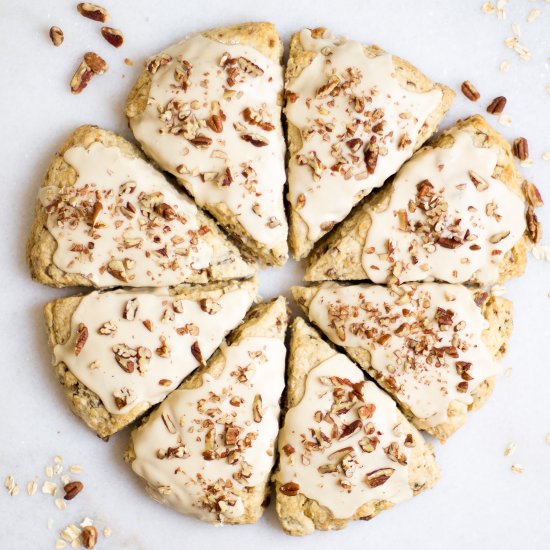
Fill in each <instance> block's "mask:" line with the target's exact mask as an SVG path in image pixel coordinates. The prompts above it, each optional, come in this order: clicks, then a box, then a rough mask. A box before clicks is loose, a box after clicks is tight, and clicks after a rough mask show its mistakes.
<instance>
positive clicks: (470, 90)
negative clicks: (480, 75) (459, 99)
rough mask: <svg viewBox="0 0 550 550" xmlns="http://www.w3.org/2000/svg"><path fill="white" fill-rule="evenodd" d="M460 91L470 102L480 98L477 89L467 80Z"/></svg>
mask: <svg viewBox="0 0 550 550" xmlns="http://www.w3.org/2000/svg"><path fill="white" fill-rule="evenodd" d="M460 89H461V90H462V93H463V94H464V95H465V96H466V97H467V98H468V99H469V100H470V101H477V100H478V99H479V97H480V96H479V92H478V91H477V88H476V87H475V86H474V85H473V84H472V83H471V82H470V81H469V80H465V81H464V82H463V83H462V85H461V86H460Z"/></svg>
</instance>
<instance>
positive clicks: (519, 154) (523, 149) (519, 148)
mask: <svg viewBox="0 0 550 550" xmlns="http://www.w3.org/2000/svg"><path fill="white" fill-rule="evenodd" d="M512 151H513V153H514V156H515V157H516V158H518V159H519V160H527V159H528V158H529V143H528V142H527V140H526V139H525V138H524V137H519V138H516V139H515V140H514V143H513V145H512Z"/></svg>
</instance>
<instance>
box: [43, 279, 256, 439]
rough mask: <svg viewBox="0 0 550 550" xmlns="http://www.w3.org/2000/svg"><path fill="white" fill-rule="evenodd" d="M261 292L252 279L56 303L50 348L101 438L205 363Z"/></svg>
mask: <svg viewBox="0 0 550 550" xmlns="http://www.w3.org/2000/svg"><path fill="white" fill-rule="evenodd" d="M256 290H257V284H256V281H255V280H248V281H243V282H229V283H216V284H212V285H207V286H202V287H201V286H196V287H188V288H180V289H178V290H177V291H171V292H169V291H167V290H166V289H158V290H157V291H154V292H144V291H142V290H135V291H123V290H115V291H111V292H97V291H96V292H92V293H91V294H87V295H85V296H72V297H69V298H60V299H59V300H55V301H53V302H50V303H49V304H47V305H46V307H45V317H46V327H47V330H48V334H49V344H50V348H51V349H52V351H53V355H54V368H55V372H56V374H57V377H58V379H59V381H60V382H61V385H62V386H63V388H64V393H65V397H66V398H67V400H68V402H69V405H70V407H71V409H72V411H73V412H74V413H75V414H76V415H77V416H79V417H80V418H82V420H84V422H85V423H86V424H87V425H88V426H89V427H90V428H91V429H92V430H94V431H95V432H96V433H97V434H98V435H99V436H100V437H107V436H109V435H111V434H113V433H115V432H117V431H118V430H120V429H122V428H124V426H126V425H128V424H129V423H130V422H132V421H133V420H134V419H136V418H137V417H138V416H140V415H141V414H143V413H144V412H145V411H146V410H147V409H149V408H150V407H151V406H152V405H154V404H155V403H158V402H159V401H162V400H163V399H164V398H165V397H166V396H167V395H168V394H169V393H170V392H171V391H173V390H174V389H175V388H177V387H178V385H179V384H180V382H181V381H182V380H183V379H184V378H185V377H186V376H187V375H188V374H189V373H190V372H192V371H193V370H194V369H195V368H196V367H197V366H199V365H202V364H204V361H205V360H206V359H207V358H208V357H210V355H212V353H213V352H214V351H215V350H216V348H217V347H218V346H219V345H220V343H221V342H222V340H223V338H224V336H225V335H226V334H227V333H228V332H229V331H230V330H232V329H234V328H235V327H236V326H237V325H239V323H241V322H242V320H243V318H244V317H245V314H246V312H247V310H248V308H249V307H250V305H251V304H252V302H253V300H254V298H255V295H256Z"/></svg>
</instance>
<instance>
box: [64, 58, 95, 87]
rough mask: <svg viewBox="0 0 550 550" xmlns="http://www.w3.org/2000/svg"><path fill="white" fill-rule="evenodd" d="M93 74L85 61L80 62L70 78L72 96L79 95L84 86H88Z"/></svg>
mask: <svg viewBox="0 0 550 550" xmlns="http://www.w3.org/2000/svg"><path fill="white" fill-rule="evenodd" d="M94 74H95V73H94V71H92V69H91V68H90V66H89V65H88V64H87V63H86V61H81V63H80V65H79V66H78V67H77V69H76V71H75V73H74V74H73V77H72V78H71V83H70V86H71V92H72V93H73V94H79V93H80V92H82V91H83V90H84V89H85V88H86V86H88V83H89V82H90V80H91V79H92V76H94Z"/></svg>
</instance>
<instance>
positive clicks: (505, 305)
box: [292, 286, 513, 443]
mask: <svg viewBox="0 0 550 550" xmlns="http://www.w3.org/2000/svg"><path fill="white" fill-rule="evenodd" d="M318 291H319V287H318V286H310V287H292V295H293V297H294V299H295V300H296V302H297V303H298V304H299V306H300V307H301V308H302V309H303V311H304V312H305V313H306V315H307V314H308V311H309V305H310V304H311V301H312V300H313V298H314V297H315V295H316V294H317V292H318ZM478 292H481V291H479V290H472V293H473V294H476V293H478ZM481 312H482V314H483V316H484V317H485V319H486V320H487V321H488V323H489V327H488V328H487V329H486V330H485V331H484V332H483V334H482V339H483V342H484V343H485V345H486V346H487V348H488V349H489V351H490V353H491V354H492V355H493V356H494V357H495V359H501V358H502V357H503V356H504V354H505V353H506V350H507V346H508V341H509V340H510V336H511V334H512V328H513V327H512V302H510V301H509V300H507V299H505V298H502V297H495V296H490V297H489V298H488V299H487V300H485V302H484V303H483V305H482V308H481ZM343 349H344V350H345V351H346V353H347V354H348V355H349V356H350V357H351V358H352V359H353V360H354V361H355V362H356V363H357V364H358V365H359V366H360V367H361V368H362V369H364V370H365V371H366V372H367V373H368V374H369V375H370V376H371V377H372V378H373V379H374V380H376V382H377V383H378V384H379V385H380V386H381V387H382V388H384V389H385V390H386V391H387V392H388V393H389V394H391V395H392V397H393V398H394V399H395V400H396V401H397V402H398V404H399V406H400V408H401V410H402V411H403V413H404V415H405V416H406V417H407V418H408V419H409V420H410V421H411V422H412V423H413V424H414V425H415V426H416V427H417V428H418V429H419V430H424V431H426V432H427V433H429V434H430V435H433V436H434V437H436V438H437V439H439V441H441V442H442V443H444V442H445V441H446V440H447V439H448V438H449V437H450V436H451V435H452V434H453V433H454V432H456V430H458V429H459V428H460V427H461V426H462V425H463V424H464V423H465V422H466V420H467V417H468V413H469V412H471V411H473V410H476V409H478V408H479V407H481V406H482V405H483V404H484V403H485V401H486V400H487V399H488V397H489V396H490V395H491V393H492V391H493V388H494V385H495V377H494V376H493V377H490V378H488V379H487V380H485V381H484V382H482V383H481V384H480V385H479V386H478V388H477V389H476V390H475V392H473V393H472V396H473V398H474V401H473V403H472V404H471V405H465V404H464V403H460V402H458V401H452V402H451V403H450V404H449V408H448V411H447V414H448V416H449V420H448V421H447V422H444V423H441V424H438V425H437V426H430V425H429V424H427V423H426V422H425V421H424V420H422V419H421V418H417V417H416V416H414V414H413V413H412V411H411V410H410V409H409V408H408V407H407V405H406V404H404V403H402V402H401V401H399V399H398V398H397V397H396V396H395V395H394V392H393V391H392V389H391V388H390V387H389V386H388V385H386V384H384V383H383V381H381V380H379V379H378V377H377V376H376V375H377V372H376V371H375V370H374V369H373V368H372V367H371V361H370V353H369V352H368V351H367V350H366V349H364V348H360V347H344V348H343Z"/></svg>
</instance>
